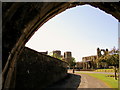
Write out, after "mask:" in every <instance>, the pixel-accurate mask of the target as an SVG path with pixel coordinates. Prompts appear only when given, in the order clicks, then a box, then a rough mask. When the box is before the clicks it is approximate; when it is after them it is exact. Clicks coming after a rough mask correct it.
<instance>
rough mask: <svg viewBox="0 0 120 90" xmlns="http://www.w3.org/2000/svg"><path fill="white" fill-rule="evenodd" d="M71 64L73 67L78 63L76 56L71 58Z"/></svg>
mask: <svg viewBox="0 0 120 90" xmlns="http://www.w3.org/2000/svg"><path fill="white" fill-rule="evenodd" d="M69 65H70V66H71V67H73V66H75V65H76V61H75V58H74V57H72V58H71V60H70V62H69Z"/></svg>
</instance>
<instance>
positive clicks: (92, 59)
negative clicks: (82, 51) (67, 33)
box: [82, 55, 97, 69]
mask: <svg viewBox="0 0 120 90" xmlns="http://www.w3.org/2000/svg"><path fill="white" fill-rule="evenodd" d="M96 59H97V55H94V56H87V57H83V58H82V62H83V69H93V68H96Z"/></svg>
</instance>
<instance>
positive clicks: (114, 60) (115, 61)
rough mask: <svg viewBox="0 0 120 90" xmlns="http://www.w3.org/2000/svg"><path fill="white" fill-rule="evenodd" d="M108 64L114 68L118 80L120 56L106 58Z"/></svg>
mask: <svg viewBox="0 0 120 90" xmlns="http://www.w3.org/2000/svg"><path fill="white" fill-rule="evenodd" d="M105 59H106V62H107V63H108V65H110V66H114V71H115V79H116V80H117V75H116V73H117V68H118V67H119V54H112V55H107V56H105Z"/></svg>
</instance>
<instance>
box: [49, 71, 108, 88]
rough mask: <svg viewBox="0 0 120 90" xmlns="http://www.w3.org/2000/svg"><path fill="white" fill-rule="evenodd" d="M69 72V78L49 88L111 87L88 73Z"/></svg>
mask: <svg viewBox="0 0 120 90" xmlns="http://www.w3.org/2000/svg"><path fill="white" fill-rule="evenodd" d="M68 73H69V76H68V77H67V78H65V79H64V80H61V81H60V82H57V83H56V84H54V85H52V86H50V87H49V88H76V89H78V88H110V87H109V86H107V85H106V84H105V83H104V82H102V81H101V80H99V79H97V78H94V77H92V76H89V75H87V74H77V73H75V74H72V71H69V72H68Z"/></svg>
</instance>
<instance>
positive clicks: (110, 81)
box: [78, 72, 118, 88]
mask: <svg viewBox="0 0 120 90" xmlns="http://www.w3.org/2000/svg"><path fill="white" fill-rule="evenodd" d="M78 73H80V72H78ZM84 74H87V75H90V76H92V77H95V78H98V79H99V80H101V81H103V82H104V83H105V84H106V85H108V86H109V87H110V88H118V80H115V79H114V78H113V77H106V76H107V75H108V74H100V73H84Z"/></svg>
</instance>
